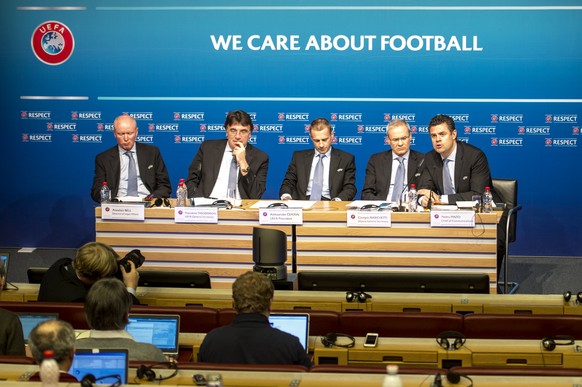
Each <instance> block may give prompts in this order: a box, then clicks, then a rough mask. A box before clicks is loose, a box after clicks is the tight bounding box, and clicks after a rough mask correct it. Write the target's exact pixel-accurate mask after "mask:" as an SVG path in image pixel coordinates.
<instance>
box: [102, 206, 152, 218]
mask: <svg viewBox="0 0 582 387" xmlns="http://www.w3.org/2000/svg"><path fill="white" fill-rule="evenodd" d="M144 208H145V207H144V205H143V204H127V203H103V204H101V219H107V220H144V213H145V211H144Z"/></svg>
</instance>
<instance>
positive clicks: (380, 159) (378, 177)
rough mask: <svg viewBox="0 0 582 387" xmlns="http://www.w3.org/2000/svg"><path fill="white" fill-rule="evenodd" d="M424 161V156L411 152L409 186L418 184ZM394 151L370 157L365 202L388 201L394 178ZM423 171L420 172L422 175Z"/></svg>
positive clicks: (365, 183)
mask: <svg viewBox="0 0 582 387" xmlns="http://www.w3.org/2000/svg"><path fill="white" fill-rule="evenodd" d="M422 159H424V154H422V153H420V152H417V151H414V150H412V149H411V150H410V156H409V158H408V176H407V179H406V181H407V182H408V184H418V181H419V178H420V175H419V176H416V177H415V174H416V173H417V171H418V165H419V164H420V162H421V161H422ZM392 161H393V160H392V151H391V150H390V151H384V152H380V153H376V154H373V155H372V156H370V160H369V161H368V166H367V167H366V179H365V181H364V188H363V189H362V199H363V200H386V197H387V196H388V191H389V190H390V179H391V178H392ZM421 172H422V171H418V173H421Z"/></svg>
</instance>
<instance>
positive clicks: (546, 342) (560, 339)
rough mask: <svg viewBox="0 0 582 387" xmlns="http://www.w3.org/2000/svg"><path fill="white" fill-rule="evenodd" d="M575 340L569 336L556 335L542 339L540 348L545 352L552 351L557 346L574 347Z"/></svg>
mask: <svg viewBox="0 0 582 387" xmlns="http://www.w3.org/2000/svg"><path fill="white" fill-rule="evenodd" d="M575 342H576V339H574V337H572V336H570V335H556V336H550V337H544V338H543V339H542V346H543V347H544V349H545V350H546V351H553V350H554V349H556V346H558V345H574V343H575Z"/></svg>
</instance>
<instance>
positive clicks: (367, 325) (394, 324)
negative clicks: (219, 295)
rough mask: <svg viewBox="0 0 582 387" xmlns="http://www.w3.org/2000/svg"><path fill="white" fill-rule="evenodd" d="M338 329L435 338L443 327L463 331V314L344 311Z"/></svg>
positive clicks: (357, 332) (346, 331)
mask: <svg viewBox="0 0 582 387" xmlns="http://www.w3.org/2000/svg"><path fill="white" fill-rule="evenodd" d="M339 329H340V330H339V332H341V333H347V334H349V335H352V336H362V337H363V336H366V333H368V332H375V333H378V334H379V335H380V337H425V338H430V337H432V338H436V337H437V336H438V335H439V334H440V333H442V332H445V331H457V332H462V331H463V316H461V315H460V314H457V313H430V312H427V313H414V312H410V313H408V312H343V313H342V314H341V315H340V328H339Z"/></svg>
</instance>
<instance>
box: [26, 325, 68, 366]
mask: <svg viewBox="0 0 582 387" xmlns="http://www.w3.org/2000/svg"><path fill="white" fill-rule="evenodd" d="M28 346H29V348H30V353H31V354H32V357H33V358H34V360H36V362H37V363H38V364H40V363H41V362H42V360H43V354H44V352H45V351H48V350H50V351H53V354H54V359H55V360H56V362H57V363H58V364H59V369H60V370H61V371H65V372H66V371H68V370H69V368H71V364H73V357H74V356H75V330H74V329H73V327H72V326H71V324H69V323H68V322H66V321H62V320H47V321H43V322H41V323H39V324H38V325H37V326H35V327H34V328H33V329H32V331H30V334H29V336H28Z"/></svg>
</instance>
